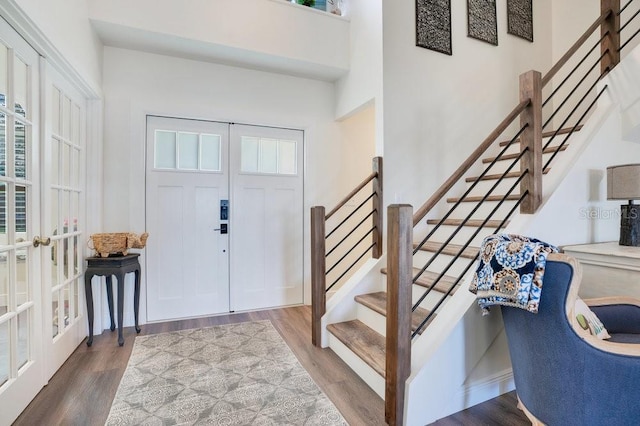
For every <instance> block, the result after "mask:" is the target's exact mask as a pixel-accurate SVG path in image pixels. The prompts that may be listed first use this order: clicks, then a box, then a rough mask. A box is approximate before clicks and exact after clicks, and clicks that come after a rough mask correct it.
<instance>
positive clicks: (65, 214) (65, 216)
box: [58, 191, 69, 235]
mask: <svg viewBox="0 0 640 426" xmlns="http://www.w3.org/2000/svg"><path fill="white" fill-rule="evenodd" d="M61 207H62V232H58V234H59V235H62V234H66V233H67V232H68V231H67V229H68V227H69V191H62V206H61Z"/></svg>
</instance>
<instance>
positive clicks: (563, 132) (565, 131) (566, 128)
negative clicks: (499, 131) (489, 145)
mask: <svg viewBox="0 0 640 426" xmlns="http://www.w3.org/2000/svg"><path fill="white" fill-rule="evenodd" d="M581 129H582V124H581V125H579V126H577V127H576V130H575V131H576V132H579V131H580V130H581ZM571 130H573V127H565V128H564V129H560V130H558V131H557V132H558V135H565V134H567V133H569V132H570V131H571ZM555 133H556V130H551V131H549V132H544V133H542V138H550V137H551V136H553V135H554V134H555ZM509 142H511V140H508V141H502V142H500V146H505V145H507V144H508V143H509ZM516 143H520V138H518V139H517V140H516Z"/></svg>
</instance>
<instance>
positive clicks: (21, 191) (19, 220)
mask: <svg viewBox="0 0 640 426" xmlns="http://www.w3.org/2000/svg"><path fill="white" fill-rule="evenodd" d="M28 195H29V194H28V193H27V188H26V187H24V186H16V234H17V237H18V238H24V239H26V238H27V207H28V206H27V203H28V202H29V197H28Z"/></svg>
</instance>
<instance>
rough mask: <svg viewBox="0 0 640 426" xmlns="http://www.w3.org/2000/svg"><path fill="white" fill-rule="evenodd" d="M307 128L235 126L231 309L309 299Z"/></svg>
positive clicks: (232, 164)
mask: <svg viewBox="0 0 640 426" xmlns="http://www.w3.org/2000/svg"><path fill="white" fill-rule="evenodd" d="M302 164H303V132H302V131H300V130H289V129H278V128H271V127H261V126H246V125H237V124H234V125H231V173H232V175H231V181H232V182H231V183H232V185H231V187H232V194H231V201H232V203H231V278H232V284H231V310H233V311H244V310H250V309H260V308H270V307H275V306H286V305H294V304H300V303H303V294H302V290H303V279H304V277H303V269H302V268H303V193H302V190H303V173H302V172H303V167H302Z"/></svg>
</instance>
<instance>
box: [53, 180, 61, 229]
mask: <svg viewBox="0 0 640 426" xmlns="http://www.w3.org/2000/svg"><path fill="white" fill-rule="evenodd" d="M59 194H60V191H58V190H57V189H52V190H51V226H52V227H53V229H52V230H51V233H52V234H53V235H59V234H60V232H58V223H59V222H58V219H59V216H58V196H59Z"/></svg>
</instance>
